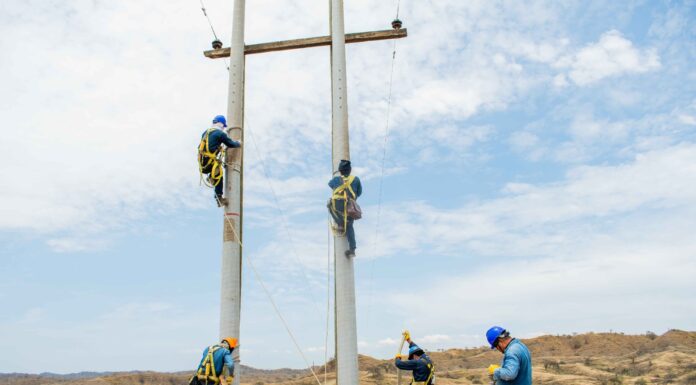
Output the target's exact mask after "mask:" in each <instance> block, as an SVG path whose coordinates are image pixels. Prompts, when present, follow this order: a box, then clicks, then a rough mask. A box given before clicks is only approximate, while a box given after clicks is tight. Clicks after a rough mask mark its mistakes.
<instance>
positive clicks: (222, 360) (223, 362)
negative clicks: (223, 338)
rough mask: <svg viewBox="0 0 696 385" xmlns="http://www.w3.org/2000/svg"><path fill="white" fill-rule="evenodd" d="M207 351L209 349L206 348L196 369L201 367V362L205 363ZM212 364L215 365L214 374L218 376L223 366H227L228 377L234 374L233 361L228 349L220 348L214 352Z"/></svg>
mask: <svg viewBox="0 0 696 385" xmlns="http://www.w3.org/2000/svg"><path fill="white" fill-rule="evenodd" d="M209 349H210V347H207V348H205V350H204V351H203V358H201V362H200V363H199V364H198V369H200V368H201V365H203V361H205V357H206V356H207V355H208V350H209ZM213 363H214V365H215V373H216V374H217V375H218V376H219V375H220V374H222V369H223V366H227V369H228V370H229V374H230V375H232V374H234V360H233V359H232V352H231V351H230V350H229V349H227V348H223V347H220V349H218V350H216V351H214V352H213Z"/></svg>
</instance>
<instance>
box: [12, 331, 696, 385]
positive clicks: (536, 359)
mask: <svg viewBox="0 0 696 385" xmlns="http://www.w3.org/2000/svg"><path fill="white" fill-rule="evenodd" d="M522 341H523V342H524V343H525V344H526V345H527V346H529V348H530V350H531V351H532V357H533V365H534V378H535V380H534V383H535V384H536V383H543V384H546V385H554V384H558V385H560V384H563V385H592V384H597V385H622V384H636V385H647V384H686V385H696V332H687V331H681V330H670V331H668V332H666V333H665V334H663V335H660V336H658V335H655V334H653V333H649V332H648V333H646V334H642V335H625V334H623V333H585V334H578V335H557V336H550V335H547V336H540V337H536V338H531V339H523V340H522ZM426 348H427V347H426ZM429 354H430V356H431V357H432V359H433V361H434V362H435V364H436V367H437V377H438V381H437V382H438V385H448V384H453V385H454V384H484V383H487V379H486V376H485V371H484V368H485V367H487V366H488V365H490V364H492V363H498V362H499V361H500V358H501V355H500V354H499V353H498V352H495V351H491V350H490V349H488V348H487V347H480V348H469V349H449V350H446V351H442V352H429ZM359 360H360V370H361V380H360V383H361V385H368V384H369V385H371V384H375V385H377V384H394V383H396V370H395V369H394V366H393V362H392V361H391V360H379V359H375V358H372V357H368V356H360V357H359ZM315 370H316V371H317V373H321V374H323V372H324V368H323V366H322V367H317V368H315ZM327 370H328V371H329V372H331V373H330V374H329V384H335V377H334V376H335V374H334V373H333V372H334V370H335V365H334V362H330V363H329V364H328V367H327ZM242 373H244V375H243V381H244V382H243V384H244V385H271V384H287V385H311V384H316V382H315V380H314V379H313V378H311V376H309V373H308V370H297V369H274V370H263V369H255V368H251V367H247V366H244V365H242ZM190 375H191V371H185V372H176V373H157V372H149V371H145V372H142V371H134V372H117V373H112V372H109V373H97V372H80V373H73V374H66V375H61V374H54V373H42V374H40V375H30V374H18V373H11V374H0V385H5V384H7V385H39V384H41V385H44V384H45V385H53V384H56V385H58V384H79V385H102V384H104V385H120V384H123V385H145V384H152V385H159V384H163V385H164V384H171V385H174V384H185V383H186V380H187V379H188V377H189V376H190ZM332 381H333V382H332Z"/></svg>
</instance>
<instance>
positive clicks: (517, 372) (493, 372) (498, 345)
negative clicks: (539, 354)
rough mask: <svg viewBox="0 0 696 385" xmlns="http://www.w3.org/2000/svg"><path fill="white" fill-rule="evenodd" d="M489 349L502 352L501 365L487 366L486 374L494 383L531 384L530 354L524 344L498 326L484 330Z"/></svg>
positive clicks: (499, 384) (498, 384)
mask: <svg viewBox="0 0 696 385" xmlns="http://www.w3.org/2000/svg"><path fill="white" fill-rule="evenodd" d="M486 339H488V343H489V344H490V345H491V349H497V350H498V351H499V352H501V353H503V361H502V364H501V366H498V365H491V366H489V367H488V375H489V376H490V377H491V379H492V380H493V381H494V383H495V384H497V385H501V384H514V385H532V355H531V354H530V353H529V349H528V348H527V346H525V344H523V343H522V342H521V341H520V340H518V339H516V338H512V337H510V333H509V332H508V331H507V330H505V329H503V328H501V327H500V326H493V327H492V328H490V329H488V331H487V332H486Z"/></svg>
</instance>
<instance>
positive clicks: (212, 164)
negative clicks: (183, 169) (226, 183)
mask: <svg viewBox="0 0 696 385" xmlns="http://www.w3.org/2000/svg"><path fill="white" fill-rule="evenodd" d="M216 129H217V128H215V127H213V128H210V129H208V131H206V132H205V135H204V136H203V138H202V139H201V143H200V144H199V145H198V172H199V173H200V176H201V181H203V183H205V185H206V186H208V187H215V186H217V185H219V184H220V182H221V181H222V157H221V154H222V146H219V147H218V148H217V150H215V152H211V151H210V140H209V138H210V133H212V132H213V131H215V130H216ZM203 174H209V176H208V178H203Z"/></svg>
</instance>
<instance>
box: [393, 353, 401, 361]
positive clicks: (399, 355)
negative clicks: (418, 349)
mask: <svg viewBox="0 0 696 385" xmlns="http://www.w3.org/2000/svg"><path fill="white" fill-rule="evenodd" d="M402 358H403V356H402V355H401V354H397V355H396V356H394V359H397V360H400V359H402Z"/></svg>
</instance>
